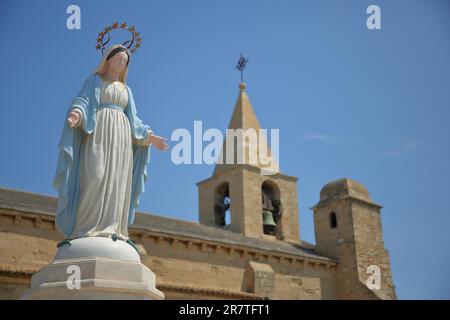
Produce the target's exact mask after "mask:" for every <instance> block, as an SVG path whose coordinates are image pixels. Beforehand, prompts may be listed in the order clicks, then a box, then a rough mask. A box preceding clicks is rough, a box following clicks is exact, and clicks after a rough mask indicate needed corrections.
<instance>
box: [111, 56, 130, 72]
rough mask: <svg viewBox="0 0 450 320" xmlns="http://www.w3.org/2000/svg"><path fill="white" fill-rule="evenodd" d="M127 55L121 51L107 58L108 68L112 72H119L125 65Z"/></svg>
mask: <svg viewBox="0 0 450 320" xmlns="http://www.w3.org/2000/svg"><path fill="white" fill-rule="evenodd" d="M127 61H128V55H127V54H126V53H125V52H123V51H121V52H118V53H116V54H115V55H114V56H113V57H111V58H110V59H109V60H108V68H109V69H111V70H112V71H114V72H117V73H121V72H122V71H123V69H125V67H126V66H127Z"/></svg>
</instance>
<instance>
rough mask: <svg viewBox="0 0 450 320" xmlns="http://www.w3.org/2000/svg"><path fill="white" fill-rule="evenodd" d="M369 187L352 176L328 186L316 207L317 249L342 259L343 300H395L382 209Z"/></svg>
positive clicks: (339, 279) (324, 188)
mask: <svg viewBox="0 0 450 320" xmlns="http://www.w3.org/2000/svg"><path fill="white" fill-rule="evenodd" d="M381 208H382V207H381V206H380V205H378V204H376V203H375V202H373V201H372V199H371V198H370V196H369V192H368V190H367V189H366V188H365V187H364V186H363V185H361V184H360V183H358V182H356V181H354V180H351V179H346V178H344V179H339V180H336V181H333V182H330V183H328V184H327V185H325V186H324V187H323V188H322V190H321V191H320V201H319V203H317V205H316V206H314V207H313V208H312V209H313V210H314V226H315V237H316V244H317V246H316V250H317V251H318V252H319V253H322V254H325V255H327V256H331V257H334V258H337V259H339V265H338V268H337V274H336V276H337V284H338V287H339V295H340V297H341V298H342V299H371V298H376V297H378V298H381V299H396V294H395V287H394V285H393V281H392V274H391V264H390V260H389V254H388V251H387V250H386V249H385V247H384V241H383V232H382V229H381V218H380V209H381Z"/></svg>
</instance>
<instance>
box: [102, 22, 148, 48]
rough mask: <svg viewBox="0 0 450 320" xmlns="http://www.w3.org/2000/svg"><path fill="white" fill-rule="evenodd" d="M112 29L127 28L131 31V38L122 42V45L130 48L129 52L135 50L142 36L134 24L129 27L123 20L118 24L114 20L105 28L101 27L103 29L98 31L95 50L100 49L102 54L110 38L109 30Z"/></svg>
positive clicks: (139, 44) (140, 42)
mask: <svg viewBox="0 0 450 320" xmlns="http://www.w3.org/2000/svg"><path fill="white" fill-rule="evenodd" d="M114 29H123V30H127V31H129V32H130V33H131V36H132V38H131V39H130V40H128V41H125V42H124V43H122V45H123V46H125V47H126V48H127V49H128V50H130V53H131V54H133V53H135V52H136V50H137V49H138V48H139V47H140V46H141V44H142V36H141V34H140V33H139V32H137V31H136V28H135V27H134V26H130V27H129V26H128V25H127V23H126V22H124V23H122V24H120V25H119V23H118V22H114V23H113V24H112V25H110V26H106V27H105V29H103V31H101V32H99V33H98V37H97V46H96V47H95V48H96V50H101V51H102V55H103V51H104V50H105V48H106V45H107V44H108V43H109V41H110V40H111V33H110V32H111V31H113V30H114ZM105 38H106V39H105ZM130 48H131V49H130Z"/></svg>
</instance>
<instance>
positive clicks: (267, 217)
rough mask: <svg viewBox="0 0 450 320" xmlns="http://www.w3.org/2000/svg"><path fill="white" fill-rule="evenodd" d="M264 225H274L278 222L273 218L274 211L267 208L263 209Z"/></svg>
mask: <svg viewBox="0 0 450 320" xmlns="http://www.w3.org/2000/svg"><path fill="white" fill-rule="evenodd" d="M263 225H264V226H272V227H276V226H277V224H276V223H275V221H274V220H273V214H272V212H270V211H267V210H265V211H263Z"/></svg>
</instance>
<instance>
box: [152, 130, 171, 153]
mask: <svg viewBox="0 0 450 320" xmlns="http://www.w3.org/2000/svg"><path fill="white" fill-rule="evenodd" d="M166 141H167V139H166V138H163V137H160V136H157V135H154V134H151V135H150V136H149V137H148V143H149V144H152V145H154V146H155V147H156V148H157V149H158V150H161V151H166V150H168V149H169V146H168V145H167V143H166Z"/></svg>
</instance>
